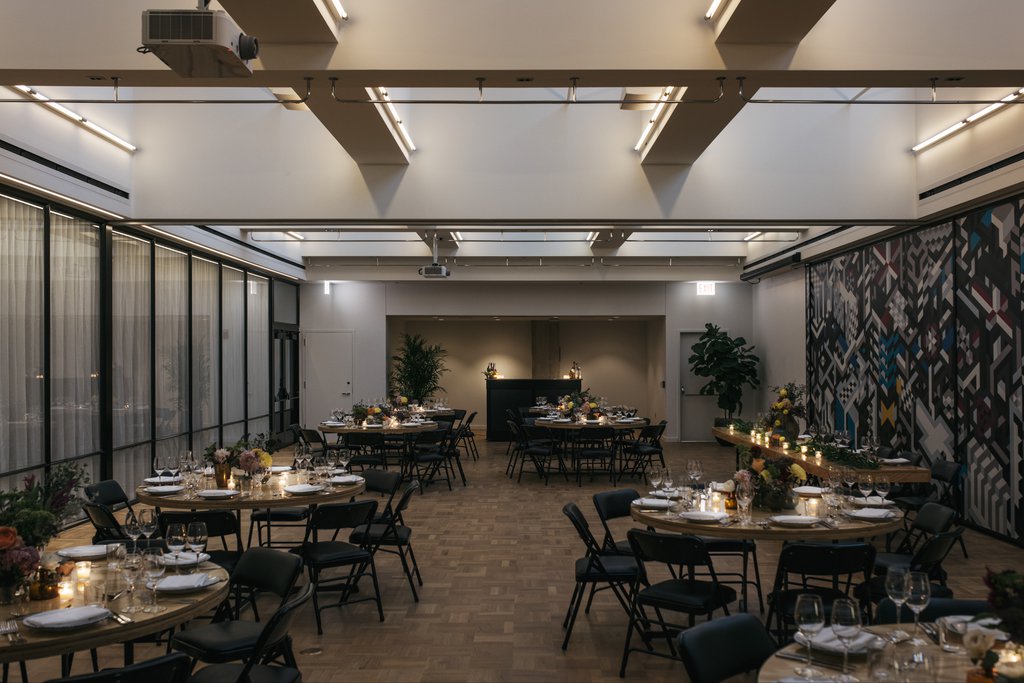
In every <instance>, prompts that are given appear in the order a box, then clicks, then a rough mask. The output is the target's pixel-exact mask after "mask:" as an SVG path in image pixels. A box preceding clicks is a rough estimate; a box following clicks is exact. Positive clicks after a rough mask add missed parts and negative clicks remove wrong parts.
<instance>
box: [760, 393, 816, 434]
mask: <svg viewBox="0 0 1024 683" xmlns="http://www.w3.org/2000/svg"><path fill="white" fill-rule="evenodd" d="M771 390H772V391H774V392H775V400H774V401H772V403H771V404H770V405H769V406H768V414H767V416H766V417H765V425H764V426H765V428H766V429H769V430H771V431H773V432H775V433H777V434H781V435H783V436H784V437H785V438H786V440H787V441H789V442H790V443H794V442H795V441H796V437H797V436H799V434H800V423H799V422H797V418H804V417H807V408H806V406H805V405H804V393H805V392H806V387H805V386H804V385H803V384H795V383H793V382H787V383H786V384H783V385H782V386H779V387H771Z"/></svg>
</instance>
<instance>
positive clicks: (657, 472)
mask: <svg viewBox="0 0 1024 683" xmlns="http://www.w3.org/2000/svg"><path fill="white" fill-rule="evenodd" d="M663 476H664V473H663V472H662V470H661V467H659V466H658V465H652V466H651V469H650V473H649V474H648V475H647V478H648V479H650V480H651V486H653V487H654V495H655V496H657V495H658V491H660V490H661V482H662V477H663Z"/></svg>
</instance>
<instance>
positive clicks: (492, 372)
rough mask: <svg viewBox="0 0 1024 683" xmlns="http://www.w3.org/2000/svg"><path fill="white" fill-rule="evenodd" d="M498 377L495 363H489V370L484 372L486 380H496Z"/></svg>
mask: <svg viewBox="0 0 1024 683" xmlns="http://www.w3.org/2000/svg"><path fill="white" fill-rule="evenodd" d="M497 376H498V366H497V365H495V364H494V363H488V364H487V369H486V370H484V378H486V379H495V378H497Z"/></svg>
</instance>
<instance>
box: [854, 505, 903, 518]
mask: <svg viewBox="0 0 1024 683" xmlns="http://www.w3.org/2000/svg"><path fill="white" fill-rule="evenodd" d="M849 516H850V517H852V518H853V519H873V520H874V519H889V518H891V517H895V515H894V514H893V513H892V511H891V510H887V509H886V508H861V509H860V510H854V511H853V512H850V513H849Z"/></svg>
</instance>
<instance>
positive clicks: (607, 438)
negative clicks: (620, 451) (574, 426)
mask: <svg viewBox="0 0 1024 683" xmlns="http://www.w3.org/2000/svg"><path fill="white" fill-rule="evenodd" d="M614 440H615V430H614V429H613V428H611V427H587V428H586V429H581V430H580V442H581V443H582V444H584V445H602V446H606V445H608V444H609V443H611V442H612V441H614Z"/></svg>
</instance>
